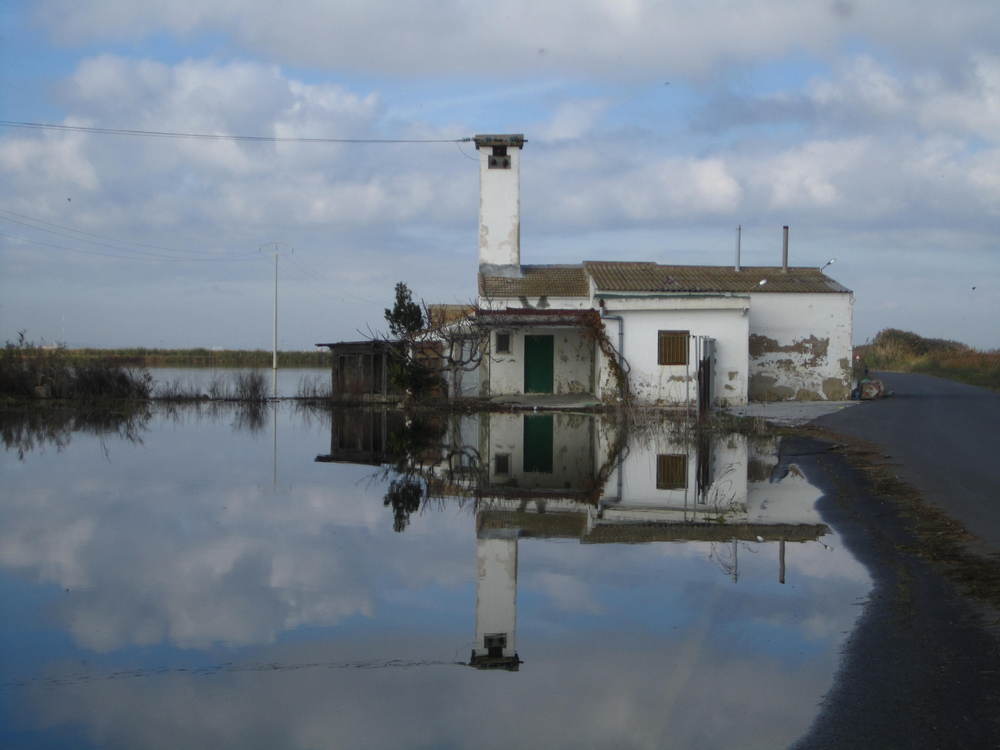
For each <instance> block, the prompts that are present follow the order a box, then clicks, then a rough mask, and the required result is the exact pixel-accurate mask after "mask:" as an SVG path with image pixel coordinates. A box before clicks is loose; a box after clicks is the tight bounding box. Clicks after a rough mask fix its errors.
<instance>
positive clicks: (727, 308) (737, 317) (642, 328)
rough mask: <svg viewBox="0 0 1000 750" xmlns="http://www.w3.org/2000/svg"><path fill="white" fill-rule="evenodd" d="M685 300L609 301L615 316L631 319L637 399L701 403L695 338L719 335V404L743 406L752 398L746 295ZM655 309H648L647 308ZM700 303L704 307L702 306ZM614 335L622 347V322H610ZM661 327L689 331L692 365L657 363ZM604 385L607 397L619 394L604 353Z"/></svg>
mask: <svg viewBox="0 0 1000 750" xmlns="http://www.w3.org/2000/svg"><path fill="white" fill-rule="evenodd" d="M683 304H685V303H684V302H683V301H682V300H681V299H650V300H641V299H635V300H632V299H628V300H625V299H614V300H611V299H609V300H607V301H606V311H607V313H608V314H609V315H621V316H622V317H623V318H624V319H625V320H624V322H625V351H624V355H625V359H626V361H627V362H628V364H629V367H630V368H631V384H632V392H633V395H634V397H635V398H636V400H637V401H640V402H643V403H650V404H683V403H692V404H694V403H696V402H697V394H698V380H697V363H696V360H695V358H694V348H693V347H694V344H693V337H695V336H710V337H711V338H713V339H715V357H714V361H713V367H714V378H713V380H714V382H713V388H712V392H713V400H714V404H715V405H730V406H731V405H738V404H745V403H746V401H747V390H746V384H747V366H748V361H747V336H748V332H749V319H748V316H747V314H746V307H747V306H748V304H749V302H748V300H747V298H745V297H728V298H701V299H695V300H693V301H690V302H689V303H686V304H687V306H686V307H680V309H672V310H663V309H655V307H660V308H662V307H663V306H665V305H671V306H674V305H678V306H680V305H683ZM644 306H645V307H647V308H650V309H642V308H643V307H644ZM699 306H700V307H701V309H699ZM605 330H606V332H607V335H608V338H609V339H610V340H611V342H612V343H613V344H615V345H616V346H617V343H618V323H617V322H616V321H613V320H608V321H605ZM659 331H689V332H690V334H691V336H692V348H691V351H689V356H688V360H689V365H688V366H687V367H685V366H684V365H660V364H658V363H657V350H658V349H657V347H658V343H657V342H658V332H659ZM598 390H599V393H600V395H601V397H602V398H605V399H612V400H613V399H614V398H615V397H616V396H617V394H618V386H617V382H616V381H615V379H614V377H613V376H612V374H611V372H610V370H609V368H608V366H607V362H605V361H604V357H603V356H602V357H601V358H600V360H599V367H598Z"/></svg>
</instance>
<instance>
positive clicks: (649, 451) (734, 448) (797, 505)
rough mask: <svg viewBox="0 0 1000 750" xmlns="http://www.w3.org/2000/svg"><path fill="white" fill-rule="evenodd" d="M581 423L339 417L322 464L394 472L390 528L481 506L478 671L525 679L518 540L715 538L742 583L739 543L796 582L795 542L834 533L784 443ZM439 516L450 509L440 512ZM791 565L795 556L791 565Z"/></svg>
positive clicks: (567, 417)
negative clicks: (430, 511) (419, 516)
mask: <svg viewBox="0 0 1000 750" xmlns="http://www.w3.org/2000/svg"><path fill="white" fill-rule="evenodd" d="M673 427H674V429H671V425H670V424H669V423H663V424H658V425H645V426H643V427H642V428H633V427H632V426H631V425H629V423H628V421H627V420H622V419H619V418H608V417H605V418H594V417H591V416H584V415H576V414H561V413H560V414H480V415H471V416H461V417H457V416H455V417H451V418H445V419H435V418H431V417H424V418H410V419H407V418H406V417H405V416H404V415H403V414H401V413H399V412H391V411H377V410H373V411H340V412H334V413H333V415H332V419H331V432H330V434H331V438H330V453H329V454H324V455H320V456H317V457H316V460H317V461H321V462H348V463H351V462H356V463H362V464H367V465H374V466H380V467H383V469H384V471H383V473H382V475H381V476H383V478H385V479H387V481H388V482H389V484H388V489H387V491H386V495H385V500H384V505H385V506H387V507H391V508H392V511H393V530H394V531H397V532H400V531H403V530H405V528H406V527H407V525H408V523H409V519H410V516H411V515H412V514H413V513H415V512H417V511H418V510H420V509H421V508H427V507H430V506H431V504H432V503H433V501H434V500H439V499H448V498H451V499H455V500H457V501H459V502H462V501H463V500H466V499H469V498H471V499H472V501H473V503H474V505H473V510H474V513H475V532H476V609H475V621H476V636H475V642H474V646H473V648H472V655H471V657H470V660H469V665H470V666H473V667H476V668H479V669H498V668H499V669H506V670H510V671H517V670H518V669H519V668H520V664H521V663H522V661H521V658H520V656H519V654H518V652H517V646H516V644H517V638H516V621H517V615H516V612H517V574H518V540H519V539H524V538H529V539H548V540H569V539H572V540H576V541H578V542H580V543H581V544H649V543H666V542H705V543H709V544H710V545H711V551H710V558H711V559H713V560H715V561H716V563H717V564H718V565H719V567H720V568H721V569H722V570H723V571H724V572H725V573H726V574H727V575H729V576H730V577H731V578H732V580H733V581H734V582H738V581H739V576H740V568H739V563H740V543H741V542H743V543H753V544H754V548H753V554H756V555H771V556H773V559H774V560H775V576H776V578H777V580H778V582H779V583H781V584H784V583H785V582H786V575H787V573H788V571H789V553H788V551H787V545H789V544H796V545H802V544H806V543H818V544H819V546H820V547H822V548H824V549H828V546H827V545H826V544H824V543H822V542H819V540H820V538H821V537H823V536H824V535H826V534H828V533H829V529H828V528H827V527H826V525H825V524H823V523H822V522H821V520H820V518H819V516H818V514H817V512H816V510H815V507H814V503H815V500H816V499H817V497H818V493H817V491H816V489H815V488H814V487H813V486H812V485H810V484H809V483H808V482H806V481H805V479H804V477H803V476H802V473H801V472H800V471H799V469H798V468H797V467H796V466H794V465H791V464H789V463H788V462H787V460H783V459H782V457H781V455H780V451H779V443H778V441H777V440H776V439H775V438H773V437H760V436H758V437H755V438H750V437H748V436H747V435H743V434H738V433H724V434H719V433H712V432H708V431H702V432H696V433H694V434H688V433H684V432H680V431H678V430H677V429H676V428H677V426H676V425H674V426H673ZM438 507H440V505H438ZM791 560H792V567H794V554H793V555H792V556H791Z"/></svg>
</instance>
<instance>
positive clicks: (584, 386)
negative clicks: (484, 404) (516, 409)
mask: <svg viewBox="0 0 1000 750" xmlns="http://www.w3.org/2000/svg"><path fill="white" fill-rule="evenodd" d="M497 332H498V331H494V332H492V333H491V334H490V336H491V338H490V351H491V354H490V358H489V362H488V363H486V364H487V367H488V369H489V392H488V395H490V396H503V395H514V394H519V393H524V337H525V336H526V335H528V336H552V337H553V359H554V362H553V373H552V381H553V382H552V392H553V393H556V394H570V393H593V392H594V377H593V373H594V342H593V341H592V340H590V339H589V338H587V337H586V336H585V335H584V334H583V333H582V332H581V331H580V330H578V329H573V328H521V329H509V330H507V329H500V330H499V332H500V333H510V339H511V346H510V354H497V353H495V349H496V335H497Z"/></svg>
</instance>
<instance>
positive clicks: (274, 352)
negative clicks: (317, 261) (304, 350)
mask: <svg viewBox="0 0 1000 750" xmlns="http://www.w3.org/2000/svg"><path fill="white" fill-rule="evenodd" d="M265 247H271V248H273V250H272V252H273V253H274V332H273V338H272V344H271V396H272V398H278V255H279V254H280V253H279V245H278V243H277V242H268V243H266V244H264V245H261V246H260V251H261V252H264V248H265ZM289 252H290V253H294V252H295V250H294V249H291V250H290V251H289Z"/></svg>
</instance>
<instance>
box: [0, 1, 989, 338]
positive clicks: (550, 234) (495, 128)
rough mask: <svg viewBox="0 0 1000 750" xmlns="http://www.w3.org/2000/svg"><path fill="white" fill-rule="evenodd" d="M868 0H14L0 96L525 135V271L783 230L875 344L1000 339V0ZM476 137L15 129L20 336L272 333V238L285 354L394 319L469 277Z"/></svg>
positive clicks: (13, 223)
mask: <svg viewBox="0 0 1000 750" xmlns="http://www.w3.org/2000/svg"><path fill="white" fill-rule="evenodd" d="M869 5H870V4H861V3H856V2H851V1H850V0H834V1H833V2H796V3H792V2H778V1H776V0H768V1H765V0H749V1H748V2H746V3H743V4H741V5H740V8H739V14H738V15H737V14H736V12H735V11H734V9H733V6H732V4H730V3H726V2H722V0H709V1H707V2H701V3H688V2H667V3H651V2H643V1H642V0H633V1H632V2H625V1H621V0H619V1H616V2H611V1H610V0H582V1H581V2H576V3H573V4H567V3H560V2H551V3H546V4H541V5H540V4H534V3H529V2H527V0H519V1H515V2H511V3H507V4H505V5H504V6H503V7H502V9H498V7H497V6H493V5H487V4H484V3H475V2H460V1H459V0H451V2H445V3H438V4H435V5H434V6H432V7H418V6H412V7H411V6H403V9H401V8H400V6H399V5H398V4H397V3H387V2H382V1H381V0H372V1H371V2H367V3H364V4H353V3H340V2H320V0H306V1H303V2H299V3H295V4H294V5H293V6H291V7H285V8H282V9H281V10H280V11H276V10H275V8H274V6H273V4H270V3H262V2H246V3H243V4H241V6H240V8H241V12H240V13H239V14H235V13H233V12H232V10H231V4H230V3H228V2H225V1H224V0H201V1H200V2H197V3H193V2H182V1H178V2H172V3H169V4H166V5H165V6H164V7H162V8H150V7H145V6H143V5H138V4H131V3H121V2H120V1H119V0H90V1H89V2H87V1H85V2H69V1H68V0H40V1H38V2H32V3H27V2H10V3H7V4H6V5H5V6H4V9H3V10H2V11H0V34H2V39H0V88H2V90H3V92H4V93H3V96H2V97H0V119H4V120H13V121H31V122H52V123H62V124H76V125H91V126H96V127H110V128H136V129H147V130H172V131H190V132H228V133H238V134H251V135H272V134H277V135H290V136H301V135H306V136H332V137H404V138H405V137H416V138H457V137H463V136H469V135H472V134H474V133H477V132H523V133H524V134H525V135H526V137H527V138H528V139H529V143H528V145H527V147H526V149H525V153H524V160H523V167H522V223H523V230H522V260H523V261H524V262H526V263H544V262H562V263H571V262H578V261H580V260H584V259H620V260H654V261H659V262H673V263H706V264H720V265H721V264H727V263H729V262H731V259H732V247H733V241H734V231H735V227H736V225H737V224H741V225H742V226H743V227H744V231H743V250H744V254H743V262H744V263H745V264H761V265H765V264H773V263H776V262H778V260H779V257H780V228H781V225H783V224H789V225H790V226H791V228H792V230H791V238H792V241H791V259H792V262H793V263H796V264H801V265H821V264H823V263H824V262H825V261H827V260H828V259H830V258H833V257H835V258H836V259H837V261H836V263H835V264H834V266H833V267H832V268H831V269H830V270H831V273H832V275H833V276H834V277H835V278H836V279H837V280H838V281H841V282H842V283H844V284H846V285H847V286H849V287H851V288H852V289H854V290H855V292H856V295H857V299H856V305H855V338H856V340H857V341H858V342H861V341H864V340H865V339H866V338H867V337H869V336H871V335H872V334H874V333H875V332H876V331H878V330H879V329H881V328H884V327H889V326H894V327H901V328H908V329H911V330H916V331H918V332H920V333H923V334H925V335H933V336H945V337H948V338H956V339H960V340H964V341H966V342H968V343H971V344H974V345H976V346H980V347H986V348H991V347H997V346H1000V341H998V336H997V332H996V331H997V327H996V325H995V320H996V319H997V318H998V317H1000V316H998V313H1000V259H998V254H997V241H996V237H997V236H1000V232H998V230H1000V208H998V207H1000V176H998V175H1000V136H998V133H1000V55H998V54H997V52H996V50H997V49H1000V10H998V9H997V7H996V4H995V3H994V2H990V1H989V0H985V1H983V2H978V1H972V0H969V1H966V2H957V3H951V4H949V5H948V6H947V7H945V6H942V5H940V4H936V3H932V2H929V1H927V0H917V1H916V2H909V1H907V2H904V1H903V0H886V1H885V2H880V3H878V4H877V6H876V7H869ZM463 148H464V149H465V153H464V154H463V153H462V150H460V149H459V148H457V147H456V146H455V145H454V144H437V145H405V146H404V145H383V146H376V145H355V146H346V145H344V146H332V145H281V146H275V145H273V144H246V143H238V144H237V143H202V142H192V141H181V140H163V139H145V138H127V137H114V136H106V135H96V134H94V135H85V134H78V133H53V132H40V131H29V130H22V129H16V128H10V127H0V184H2V185H3V186H4V190H3V191H2V192H0V270H2V274H0V328H2V336H3V337H4V338H6V339H11V338H13V337H14V336H15V335H16V332H17V331H18V330H20V329H27V332H28V336H29V337H30V338H33V339H35V340H45V341H65V342H67V343H68V344H70V345H94V346H130V345H145V346H221V347H263V348H266V347H268V346H269V344H270V335H271V334H270V320H271V318H270V316H271V288H272V287H271V285H272V278H271V266H270V265H269V263H268V262H267V260H266V259H265V258H264V257H263V256H262V255H261V254H260V253H258V252H257V251H258V248H259V247H260V246H261V245H262V244H264V243H268V242H279V243H280V246H281V247H282V249H283V252H284V253H285V254H286V260H285V261H284V262H283V263H282V269H281V271H282V273H281V290H282V302H281V323H282V325H281V345H282V346H283V347H286V348H308V347H310V346H311V345H312V343H314V342H316V341H330V340H336V339H343V338H355V337H357V336H358V331H359V330H360V331H364V330H367V329H368V327H369V326H373V327H377V326H378V325H379V324H380V323H381V322H382V316H381V312H382V308H383V307H385V306H386V305H387V304H389V303H390V301H391V296H392V288H393V285H394V284H395V282H396V281H399V280H404V281H406V282H407V283H408V284H409V285H410V287H411V288H412V289H413V290H414V292H415V293H416V295H417V296H419V297H422V298H424V299H426V300H427V301H429V302H437V301H442V302H461V301H467V300H469V299H471V298H472V297H473V295H474V293H475V287H474V275H475V270H476V269H475V264H476V222H477V213H476V211H477V191H478V175H477V168H476V164H475V163H474V162H473V161H470V159H469V158H467V156H468V154H469V153H470V152H471V149H470V148H469V147H468V146H465V147H463ZM83 233H86V234H83ZM99 243H100V244H99ZM293 248H294V254H292V249H293ZM253 254H257V255H261V257H260V258H259V259H257V258H251V259H250V260H247V259H246V258H247V256H248V255H250V256H252V255H253ZM154 255H155V256H156V257H153V256H154ZM108 256H115V257H108ZM237 256H243V257H240V258H238V259H237ZM195 259H197V260H195ZM973 287H975V289H973Z"/></svg>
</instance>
